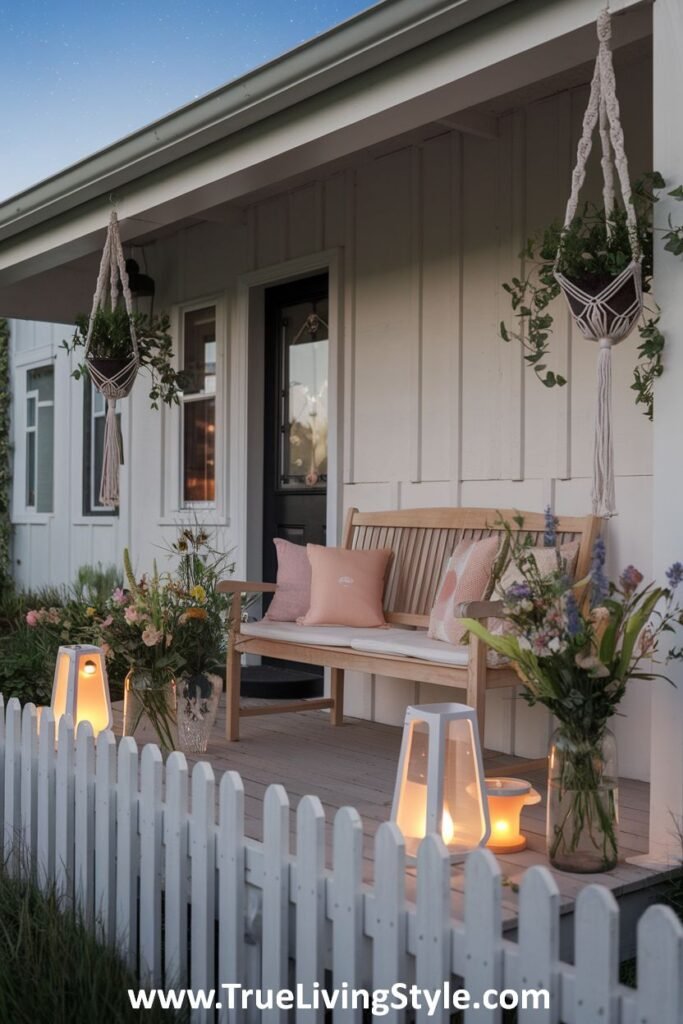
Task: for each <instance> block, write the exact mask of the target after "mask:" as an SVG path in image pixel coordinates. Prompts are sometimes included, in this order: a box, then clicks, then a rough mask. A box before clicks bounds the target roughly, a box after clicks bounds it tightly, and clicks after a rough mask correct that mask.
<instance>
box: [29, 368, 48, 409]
mask: <svg viewBox="0 0 683 1024" xmlns="http://www.w3.org/2000/svg"><path fill="white" fill-rule="evenodd" d="M26 390H27V391H37V392H38V401H39V402H52V401H53V400H54V397H55V375H54V370H53V368H52V367H51V366H39V367H37V368H36V369H35V370H29V371H28V373H27V374H26Z"/></svg>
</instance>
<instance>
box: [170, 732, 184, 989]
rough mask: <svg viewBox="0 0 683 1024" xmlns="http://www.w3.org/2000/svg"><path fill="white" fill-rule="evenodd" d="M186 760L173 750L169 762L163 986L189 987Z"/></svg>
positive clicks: (182, 755)
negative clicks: (187, 985)
mask: <svg viewBox="0 0 683 1024" xmlns="http://www.w3.org/2000/svg"><path fill="white" fill-rule="evenodd" d="M187 837H188V819H187V761H186V760H185V755H184V754H181V753H180V752H179V751H174V752H173V753H172V754H170V755H169V758H168V760H167V762H166V806H165V811H164V845H165V847H166V864H165V872H164V874H165V879H166V888H165V890H164V920H165V925H166V935H165V939H166V942H165V946H164V984H165V985H166V986H167V987H169V988H170V987H171V986H176V987H177V988H183V987H184V986H185V985H186V984H187V923H188V922H187V878H188V840H187Z"/></svg>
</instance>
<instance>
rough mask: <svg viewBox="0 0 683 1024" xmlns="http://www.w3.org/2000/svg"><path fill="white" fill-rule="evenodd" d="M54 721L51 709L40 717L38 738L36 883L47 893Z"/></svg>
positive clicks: (51, 865) (51, 873)
mask: <svg viewBox="0 0 683 1024" xmlns="http://www.w3.org/2000/svg"><path fill="white" fill-rule="evenodd" d="M55 768H56V766H55V718H54V715H53V714H52V709H51V708H43V710H42V712H41V714H40V733H39V735H38V811H37V815H38V822H37V825H38V827H37V838H36V843H37V847H36V861H37V867H38V883H39V885H40V886H41V888H43V889H44V890H48V889H49V888H50V886H51V885H52V883H53V882H54V878H55Z"/></svg>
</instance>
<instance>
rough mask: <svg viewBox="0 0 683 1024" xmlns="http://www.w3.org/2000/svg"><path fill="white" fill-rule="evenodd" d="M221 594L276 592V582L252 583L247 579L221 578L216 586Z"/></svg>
mask: <svg viewBox="0 0 683 1024" xmlns="http://www.w3.org/2000/svg"><path fill="white" fill-rule="evenodd" d="M216 590H217V591H218V593H219V594H274V593H275V591H276V590H277V586H276V585H275V583H250V582H248V581H246V580H221V581H220V583H219V584H218V585H217V586H216Z"/></svg>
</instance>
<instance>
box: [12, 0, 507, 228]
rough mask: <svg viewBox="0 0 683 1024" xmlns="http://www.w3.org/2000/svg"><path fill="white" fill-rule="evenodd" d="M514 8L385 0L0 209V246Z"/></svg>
mask: <svg viewBox="0 0 683 1024" xmlns="http://www.w3.org/2000/svg"><path fill="white" fill-rule="evenodd" d="M512 2H514V0H383V2H381V3H378V4H376V5H375V6H373V7H371V8H370V9H369V10H367V11H363V12H361V13H360V14H357V15H356V16H355V17H353V18H351V19H349V20H348V21H346V22H343V23H342V24H341V25H339V26H337V27H335V28H332V29H330V30H328V31H327V32H324V33H322V34H321V35H319V36H317V37H315V38H314V39H312V40H309V41H308V42H305V43H303V44H302V45H301V46H298V47H297V48H296V49H294V50H291V51H289V52H288V53H286V54H284V55H283V56H281V57H278V58H276V59H275V60H272V61H270V62H269V63H267V64H264V65H262V66H261V67H259V68H256V69H255V70H254V71H250V72H248V73H247V74H246V75H243V76H242V77H241V78H238V79H235V80H234V81H233V82H229V83H228V84H227V85H224V86H221V87H220V88H218V89H216V90H214V91H213V92H210V93H207V95H206V96H203V97H201V98H200V99H198V100H195V101H193V102H192V103H189V104H187V105H186V106H184V107H181V108H180V109H178V110H176V111H173V112H172V113H170V114H168V115H166V116H165V117H163V118H161V119H160V120H158V121H155V122H154V123H152V124H151V125H148V126H147V127H145V128H142V129H140V130H139V131H137V132H134V133H132V134H131V135H127V136H126V137H125V138H123V139H121V140H120V141H118V142H116V143H113V144H112V145H111V146H108V147H106V148H105V149H102V150H99V151H98V152H97V153H94V154H93V155H92V156H89V157H86V158H84V159H83V160H81V161H79V162H78V163H76V164H73V165H72V166H70V167H68V168H66V169H65V170H64V171H60V172H59V173H57V174H55V175H53V176H52V177H50V178H47V179H45V180H44V181H42V182H40V183H38V184H37V185H34V186H32V187H31V188H29V189H26V190H25V191H23V192H20V193H19V194H18V195H15V196H13V197H11V198H10V199H7V200H6V201H5V202H3V203H1V204H0V239H7V238H11V237H12V236H14V235H18V234H20V233H22V232H23V231H26V230H27V229H28V228H31V227H33V226H35V225H37V224H41V223H43V222H44V221H46V220H48V219H51V218H53V217H55V216H57V215H58V214H61V213H64V212H66V211H68V210H72V209H74V208H75V207H77V206H80V205H81V204H83V203H85V202H87V201H88V200H91V199H93V198H97V197H99V196H103V195H107V194H108V193H109V194H110V193H112V192H114V191H115V190H117V189H121V188H123V187H124V186H125V185H126V184H127V183H128V182H131V181H134V180H135V179H136V178H139V177H141V176H142V175H144V174H147V173H149V172H150V171H153V170H156V169H158V168H160V167H163V166H165V165H167V164H169V163H171V162H173V161H175V160H177V159H179V158H180V157H183V156H186V155H187V154H188V153H192V152H195V151H197V150H200V149H202V148H203V147H205V146H208V145H210V144H211V143H213V142H216V141H218V140H220V139H224V138H227V137H228V136H230V135H233V134H235V133H236V132H238V131H240V130H241V129H243V128H245V127H247V126H249V125H253V124H256V123H257V122H259V121H262V120H264V119H265V118H267V117H270V116H271V115H273V114H276V113H278V112H280V111H282V110H285V109H286V108H287V107H291V106H294V104H296V103H299V102H301V101H303V100H306V99H308V98H310V97H311V96H314V95H316V94H318V93H321V92H323V91H324V90H325V89H329V88H331V87H332V86H334V85H337V84H339V83H340V82H343V81H346V80H348V79H349V78H352V77H353V76H354V75H357V74H359V73H361V72H363V71H366V70H368V69H369V68H371V67H374V66H377V65H378V64H381V63H383V62H384V61H387V60H390V59H391V58H393V57H396V56H398V55H399V54H401V53H405V52H407V51H408V50H411V49H413V48H414V47H416V46H420V45H421V44H423V43H425V42H428V41H429V40H431V39H434V38H436V37H437V36H440V35H442V34H443V33H445V32H450V31H452V30H453V29H457V28H459V27H461V26H462V25H465V24H467V23H468V22H471V21H474V20H476V19H478V18H480V17H483V16H484V15H486V14H489V13H491V12H492V11H494V10H497V9H498V8H500V7H504V6H505V5H507V4H509V3H512Z"/></svg>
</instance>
